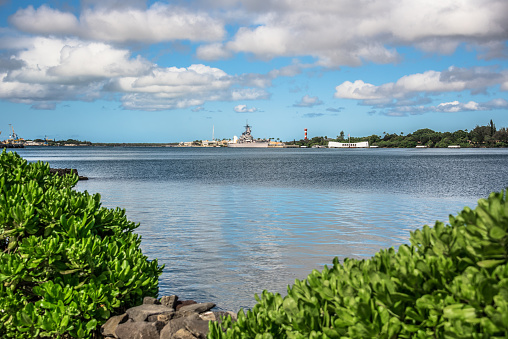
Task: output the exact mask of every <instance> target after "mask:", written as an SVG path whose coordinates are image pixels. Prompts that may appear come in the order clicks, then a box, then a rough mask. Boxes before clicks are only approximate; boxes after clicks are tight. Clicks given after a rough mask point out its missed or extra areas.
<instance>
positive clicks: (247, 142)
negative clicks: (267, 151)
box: [228, 123, 269, 147]
mask: <svg viewBox="0 0 508 339" xmlns="http://www.w3.org/2000/svg"><path fill="white" fill-rule="evenodd" d="M244 127H245V131H244V132H243V133H242V135H241V136H240V138H237V137H236V136H235V137H234V139H233V141H231V142H229V143H228V147H268V143H269V142H268V140H264V139H263V140H261V139H258V140H256V139H254V137H253V136H252V134H251V132H252V129H251V127H252V126H250V125H249V124H248V123H247V124H246V125H245V126H244Z"/></svg>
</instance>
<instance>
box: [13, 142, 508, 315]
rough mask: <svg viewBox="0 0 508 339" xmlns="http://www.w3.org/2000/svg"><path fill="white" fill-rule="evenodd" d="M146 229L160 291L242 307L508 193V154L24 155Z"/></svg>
mask: <svg viewBox="0 0 508 339" xmlns="http://www.w3.org/2000/svg"><path fill="white" fill-rule="evenodd" d="M16 152H18V153H19V154H20V155H21V156H22V157H24V158H25V159H27V160H28V161H31V162H33V161H39V160H41V161H44V162H49V163H50V165H51V167H53V168H75V169H77V170H78V171H79V174H80V175H84V176H87V177H88V178H89V180H87V181H80V182H79V183H78V184H77V186H76V189H77V190H79V191H85V190H86V191H88V192H90V193H100V194H101V196H102V202H103V206H105V207H111V208H113V207H117V206H119V207H121V208H124V209H126V211H127V215H128V217H129V219H130V220H132V221H135V222H137V223H140V226H139V228H138V229H137V230H136V232H137V233H138V234H140V235H141V236H142V245H141V246H142V250H143V252H144V254H145V255H147V256H148V257H149V258H150V259H153V258H157V259H158V260H159V263H160V264H165V269H164V273H163V274H162V276H161V278H160V284H159V286H160V295H170V294H176V295H178V296H179V297H180V298H181V299H193V300H196V301H199V302H205V301H207V302H208V301H210V302H214V303H216V304H217V307H218V308H219V309H223V310H232V311H237V310H239V309H240V308H251V307H253V305H254V304H255V302H256V301H255V299H254V294H256V293H257V294H260V293H261V292H262V291H263V290H264V289H266V290H269V291H272V292H279V293H281V294H283V295H284V294H285V293H286V289H287V286H288V285H290V284H293V282H294V280H295V279H303V278H305V277H306V276H307V275H308V274H309V273H310V272H311V271H312V270H313V269H318V270H320V269H322V268H323V266H324V265H330V264H331V263H332V260H333V258H334V257H336V256H337V257H338V258H339V259H340V260H343V259H344V258H346V257H350V258H358V259H367V258H369V257H371V256H372V255H373V254H374V253H376V252H377V251H378V250H379V249H381V248H388V247H395V248H397V247H398V246H400V245H401V244H404V243H408V239H409V232H410V231H413V230H415V229H417V228H420V227H422V226H423V225H425V224H428V225H433V224H434V223H435V221H436V220H440V221H444V222H447V220H448V216H449V215H450V214H452V215H455V214H457V212H459V211H460V210H462V209H463V207H464V206H470V207H474V206H476V204H477V200H478V199H480V198H485V197H487V196H488V194H489V193H490V192H492V191H500V190H502V189H504V188H506V187H507V186H508V149H453V150H452V149H238V148H233V149H231V148H149V147H116V148H113V147H60V148H59V147H27V148H24V149H19V150H16Z"/></svg>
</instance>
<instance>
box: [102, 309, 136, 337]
mask: <svg viewBox="0 0 508 339" xmlns="http://www.w3.org/2000/svg"><path fill="white" fill-rule="evenodd" d="M127 319H129V316H128V314H127V313H124V314H122V315H117V316H114V317H111V318H109V319H108V321H106V323H105V324H104V325H102V326H101V334H102V335H103V336H104V337H114V338H117V337H116V336H115V331H116V328H117V326H118V325H119V324H121V323H124V322H126V321H127Z"/></svg>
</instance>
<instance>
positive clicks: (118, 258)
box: [0, 150, 162, 338]
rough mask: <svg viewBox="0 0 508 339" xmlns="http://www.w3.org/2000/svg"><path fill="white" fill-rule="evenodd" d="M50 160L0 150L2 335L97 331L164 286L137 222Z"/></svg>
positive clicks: (73, 334)
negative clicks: (54, 168) (55, 169)
mask: <svg viewBox="0 0 508 339" xmlns="http://www.w3.org/2000/svg"><path fill="white" fill-rule="evenodd" d="M77 180H78V178H77V176H76V175H72V176H65V177H58V176H53V175H51V174H50V173H49V165H48V164H46V163H41V162H38V163H33V164H29V163H28V162H27V161H26V160H24V159H22V158H21V157H20V156H19V155H17V154H16V153H12V152H6V151H5V150H4V151H3V152H2V153H1V155H0V337H1V338H36V337H52V338H59V337H63V338H68V337H73V338H83V337H92V336H93V335H94V333H95V330H96V328H97V326H99V325H101V324H102V323H104V322H105V321H106V320H107V319H108V317H109V316H110V314H111V313H113V312H115V313H117V312H119V311H120V310H122V309H123V308H127V307H130V306H134V305H137V304H140V303H141V301H142V298H143V297H144V296H146V295H149V296H156V295H157V293H158V277H159V275H160V274H161V272H162V268H161V267H158V264H157V261H156V260H154V261H151V262H150V261H148V260H147V257H146V256H144V255H143V254H142V252H141V250H140V242H141V238H140V237H139V236H138V235H136V234H135V233H133V230H134V229H135V228H136V227H138V225H137V224H135V223H133V222H131V221H129V220H127V218H126V216H125V211H124V210H121V209H118V208H117V209H107V208H104V207H101V202H100V195H98V194H95V195H90V194H88V193H87V192H84V193H81V192H77V191H75V190H73V189H72V187H73V186H74V185H75V184H76V182H77Z"/></svg>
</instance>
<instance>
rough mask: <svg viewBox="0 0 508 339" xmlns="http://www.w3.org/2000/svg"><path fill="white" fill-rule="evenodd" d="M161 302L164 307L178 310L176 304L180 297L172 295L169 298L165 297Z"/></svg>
mask: <svg viewBox="0 0 508 339" xmlns="http://www.w3.org/2000/svg"><path fill="white" fill-rule="evenodd" d="M160 302H161V304H162V305H164V306H167V307H169V308H174V309H176V303H177V302H178V297H177V296H176V295H170V296H169V297H168V296H163V297H162V298H161V300H160Z"/></svg>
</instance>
